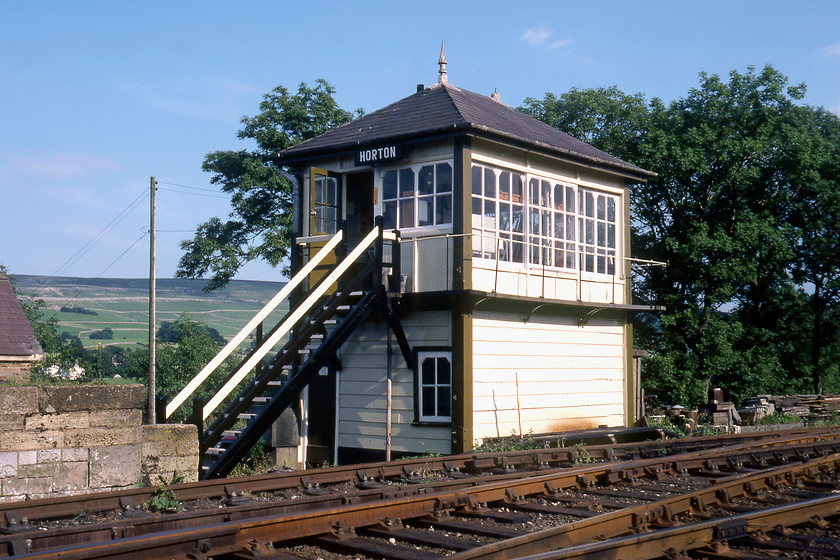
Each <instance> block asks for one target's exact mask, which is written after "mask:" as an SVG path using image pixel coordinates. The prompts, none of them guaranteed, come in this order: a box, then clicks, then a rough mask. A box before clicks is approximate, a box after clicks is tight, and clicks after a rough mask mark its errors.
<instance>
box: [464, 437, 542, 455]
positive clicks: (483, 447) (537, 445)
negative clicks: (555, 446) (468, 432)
mask: <svg viewBox="0 0 840 560" xmlns="http://www.w3.org/2000/svg"><path fill="white" fill-rule="evenodd" d="M542 448H543V443H542V442H541V441H538V440H537V439H536V438H534V434H533V433H531V432H528V433H527V434H525V435H522V436H520V435H517V434H516V433H512V434H511V435H509V436H507V437H503V438H493V439H486V440H484V441H483V442H482V443H481V444H480V445H477V446H475V451H477V452H479V453H497V452H501V451H522V450H524V449H542Z"/></svg>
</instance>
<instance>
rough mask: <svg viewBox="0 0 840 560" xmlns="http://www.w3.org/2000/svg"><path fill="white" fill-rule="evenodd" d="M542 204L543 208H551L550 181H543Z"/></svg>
mask: <svg viewBox="0 0 840 560" xmlns="http://www.w3.org/2000/svg"><path fill="white" fill-rule="evenodd" d="M540 206H542V207H543V208H551V183H549V182H548V181H543V182H542V197H541V198H540Z"/></svg>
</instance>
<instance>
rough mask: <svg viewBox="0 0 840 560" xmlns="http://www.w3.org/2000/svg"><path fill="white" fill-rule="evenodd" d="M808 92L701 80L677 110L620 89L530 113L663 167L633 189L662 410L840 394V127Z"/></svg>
mask: <svg viewBox="0 0 840 560" xmlns="http://www.w3.org/2000/svg"><path fill="white" fill-rule="evenodd" d="M804 91H805V87H804V85H797V86H789V85H788V81H787V78H786V77H785V76H783V75H781V74H780V73H779V72H777V71H776V70H774V69H773V68H772V67H769V66H768V67H765V68H763V69H762V70H760V71H756V70H755V69H754V68H748V70H747V71H746V72H745V73H739V72H736V71H733V72H730V74H729V76H728V80H724V79H721V78H720V77H719V76H717V75H707V74H705V73H701V74H700V80H699V85H698V86H697V87H696V88H693V89H691V90H690V91H689V92H688V94H687V95H686V96H685V97H683V98H681V99H677V100H675V101H673V102H672V103H670V104H667V105H666V104H665V103H663V102H662V101H660V100H658V99H653V100H651V101H649V102H647V101H646V100H645V99H644V97H642V96H641V95H635V96H630V95H626V94H623V93H622V92H620V91H618V90H617V89H616V88H610V89H595V90H572V91H571V92H569V93H567V94H564V95H561V96H554V95H552V94H547V95H546V97H545V99H544V100H542V101H535V100H533V99H528V100H527V101H526V107H525V108H524V109H523V110H525V111H526V112H529V113H531V114H533V115H535V116H537V117H538V118H542V119H543V120H545V121H546V122H548V123H549V124H552V125H553V126H557V127H558V128H560V129H561V130H564V131H566V132H569V133H570V134H572V135H576V136H578V137H581V138H582V139H584V140H587V141H590V142H592V143H593V144H594V145H596V147H599V148H601V149H604V150H606V151H608V152H610V153H612V154H613V155H616V156H618V157H621V158H624V159H626V160H628V161H631V162H633V163H634V164H636V165H639V166H641V167H644V168H646V169H649V170H651V171H654V172H656V173H657V176H656V177H654V178H652V179H650V180H649V181H648V182H646V183H642V184H638V185H633V186H632V187H631V188H630V193H631V213H632V219H633V221H632V226H633V230H634V231H633V233H634V239H633V241H634V247H633V256H635V257H638V258H644V259H652V260H656V261H661V262H665V263H667V265H666V266H665V267H649V268H643V269H639V270H637V271H636V276H635V278H634V280H635V282H634V284H635V285H634V288H635V290H636V291H635V294H634V299H635V300H636V301H637V302H641V303H650V304H653V305H659V306H663V307H665V309H666V310H665V311H664V312H662V313H661V314H659V315H656V314H645V315H638V316H637V319H636V325H635V329H634V336H635V342H636V346H637V347H641V348H644V349H645V350H647V351H648V353H649V356H650V357H649V359H647V360H646V363H645V365H644V369H643V371H644V374H643V385H644V387H645V389H646V390H647V391H648V392H653V393H656V394H657V395H658V396H659V397H660V399H661V400H664V401H666V402H673V403H681V404H685V405H691V404H696V403H699V402H702V401H705V400H706V395H707V394H708V390H709V388H710V387H712V386H715V387H725V388H727V389H728V390H729V392H730V394H731V395H733V397H734V399H735V400H736V401H737V400H739V399H740V398H742V397H745V396H752V395H755V394H756V393H757V392H788V391H791V392H792V391H802V390H807V389H808V387H807V385H808V382H809V381H810V382H811V386H812V389H811V390H813V391H816V392H820V391H821V390H822V389H823V388H824V386H825V387H829V386H830V387H832V388H837V389H840V379H838V364H840V359H839V358H840V328H838V326H840V244H838V243H837V242H836V240H837V239H838V238H840V118H838V117H837V115H834V114H832V113H830V112H828V111H825V110H824V109H815V108H813V107H808V106H801V105H797V102H798V101H799V100H801V99H802V97H803V95H804Z"/></svg>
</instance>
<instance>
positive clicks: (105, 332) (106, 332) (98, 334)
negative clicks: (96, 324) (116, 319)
mask: <svg viewBox="0 0 840 560" xmlns="http://www.w3.org/2000/svg"><path fill="white" fill-rule="evenodd" d="M88 338H90V339H91V340H112V339H113V338H114V329H112V328H111V327H105V328H104V329H102V330H101V331H93V332H92V333H90V334H89V335H88Z"/></svg>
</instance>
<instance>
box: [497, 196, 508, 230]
mask: <svg viewBox="0 0 840 560" xmlns="http://www.w3.org/2000/svg"><path fill="white" fill-rule="evenodd" d="M499 229H500V230H502V231H510V204H505V203H504V202H500V203H499Z"/></svg>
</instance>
